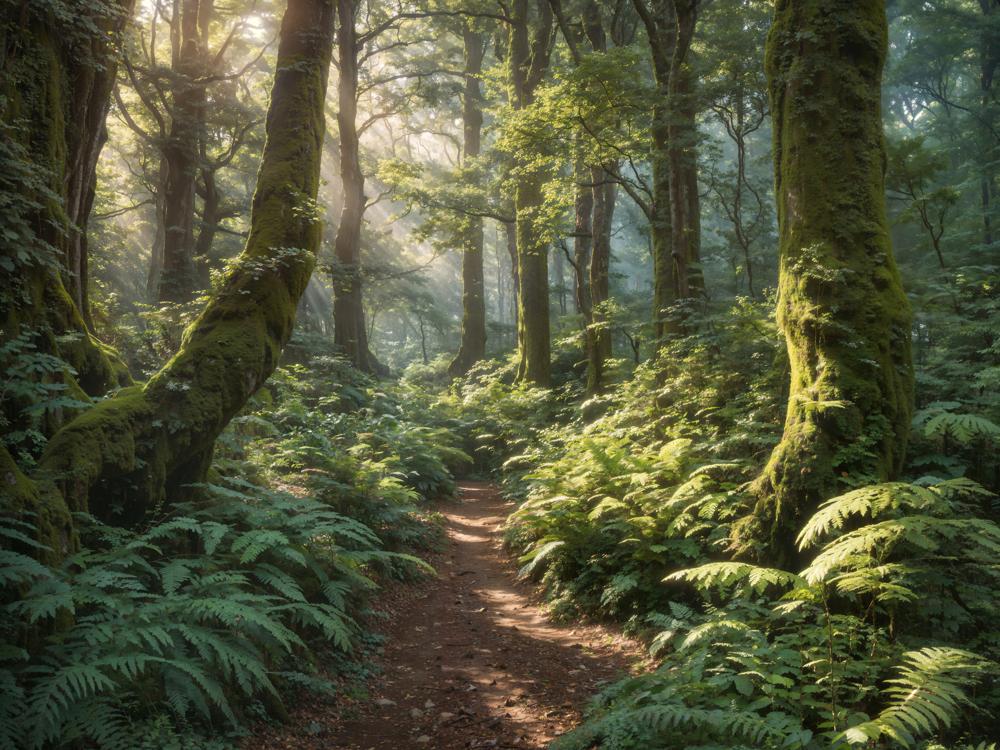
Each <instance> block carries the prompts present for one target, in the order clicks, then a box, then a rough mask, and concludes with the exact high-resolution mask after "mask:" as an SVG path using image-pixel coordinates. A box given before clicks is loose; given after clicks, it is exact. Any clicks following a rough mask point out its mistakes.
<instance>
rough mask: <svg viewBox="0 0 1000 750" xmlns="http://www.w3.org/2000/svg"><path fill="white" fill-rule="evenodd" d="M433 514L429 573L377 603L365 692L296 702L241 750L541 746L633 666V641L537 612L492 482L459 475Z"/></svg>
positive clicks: (639, 661)
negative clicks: (439, 534) (442, 539)
mask: <svg viewBox="0 0 1000 750" xmlns="http://www.w3.org/2000/svg"><path fill="white" fill-rule="evenodd" d="M437 510H439V511H440V512H441V513H442V515H443V516H444V518H445V529H446V531H447V536H448V543H447V547H446V549H445V550H444V552H443V553H442V554H441V555H440V556H439V557H437V558H436V559H434V560H432V562H433V564H434V565H435V567H436V569H437V572H438V575H437V576H436V577H434V578H431V579H428V580H426V581H423V582H421V583H418V584H416V585H413V586H403V587H398V588H397V589H396V590H394V591H390V592H388V594H389V595H388V596H387V597H386V599H387V601H384V602H383V603H381V606H382V607H383V611H384V612H385V614H386V615H387V622H386V623H385V626H384V629H383V630H382V632H383V634H384V635H385V637H386V645H385V649H384V652H383V653H382V654H381V655H380V656H379V657H378V658H377V663H376V664H374V665H371V666H372V667H374V668H375V671H376V675H375V676H374V677H373V678H372V679H371V681H370V683H369V685H368V690H367V691H366V693H365V694H364V697H362V698H353V699H346V698H344V697H343V696H338V697H337V698H336V699H334V700H333V701H332V702H327V703H326V704H325V705H324V703H323V702H322V701H320V702H308V703H304V704H303V705H299V706H296V707H295V708H294V709H293V711H292V721H291V722H290V723H289V724H288V725H286V726H284V727H281V728H272V729H269V730H266V731H264V732H263V733H260V734H257V735H256V736H255V737H254V738H252V739H250V740H249V741H248V742H246V743H245V744H244V748H247V749H248V750H250V749H254V750H255V749H256V748H324V750H409V749H410V748H413V749H414V750H420V749H421V748H429V749H433V750H459V749H462V750H464V749H465V748H518V749H519V750H528V749H532V748H544V747H546V746H547V745H548V743H549V742H550V741H551V740H552V739H553V738H555V737H556V736H558V735H559V734H561V733H563V732H565V731H566V730H567V729H569V728H571V727H573V726H574V725H575V724H576V723H577V722H578V721H579V719H580V715H581V710H582V709H583V708H584V707H585V705H586V703H587V701H588V700H589V698H590V697H591V696H592V695H593V694H594V693H595V692H596V691H597V690H599V689H600V687H601V686H602V685H603V684H605V683H607V682H609V681H611V680H614V679H617V678H619V677H621V676H623V675H624V674H625V673H626V672H629V671H632V670H635V669H638V668H640V667H641V666H642V665H643V662H644V656H643V655H644V649H643V648H642V647H641V645H639V644H638V643H636V642H634V641H631V640H629V639H627V638H624V637H623V636H622V635H621V634H619V633H617V632H616V631H614V630H612V629H610V628H607V627H603V626H601V625H598V624H590V623H581V622H577V623H573V624H569V625H559V624H556V623H553V622H552V621H551V620H550V619H549V618H548V617H547V616H546V614H545V610H544V607H543V606H542V605H541V604H540V603H539V601H538V597H537V594H536V592H535V591H534V590H533V589H532V587H531V586H530V585H529V584H526V583H524V582H522V581H518V580H517V579H516V575H515V574H516V568H515V566H514V563H513V561H511V559H510V557H509V555H507V554H506V553H505V552H504V551H503V549H502V548H501V545H500V536H501V533H500V529H501V526H502V524H503V521H504V519H505V518H506V517H507V515H508V514H509V513H510V511H511V510H512V506H511V505H510V504H509V503H506V502H505V501H504V500H503V498H502V497H501V496H500V493H499V491H498V490H497V489H496V488H495V487H494V486H492V485H489V484H484V483H475V482H463V483H461V484H460V485H459V492H458V497H457V499H456V500H454V501H452V502H448V503H444V504H442V505H440V506H438V507H437Z"/></svg>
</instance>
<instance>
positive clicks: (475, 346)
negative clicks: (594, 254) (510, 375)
mask: <svg viewBox="0 0 1000 750" xmlns="http://www.w3.org/2000/svg"><path fill="white" fill-rule="evenodd" d="M462 40H463V42H464V44H465V71H464V77H465V95H464V97H463V100H462V124H463V135H464V146H465V149H464V150H465V158H466V160H469V159H475V158H476V157H478V156H479V152H480V145H481V140H482V130H483V105H482V93H481V91H480V88H479V75H480V74H481V73H482V71H483V57H484V55H485V53H486V45H485V39H484V35H483V34H482V32H478V31H474V30H473V29H471V28H470V27H469V25H468V24H466V25H465V27H464V28H463V29H462ZM465 222H466V227H465V234H466V239H465V247H464V248H463V250H464V252H463V253H462V343H461V346H460V347H459V349H458V354H457V355H456V357H455V359H454V360H452V362H451V365H450V366H449V367H448V374H449V375H451V376H452V377H458V376H459V375H464V374H465V373H467V372H468V371H469V368H471V367H472V366H473V365H474V364H476V362H478V361H479V360H481V359H483V358H484V357H485V356H486V292H485V281H484V278H483V219H482V217H480V216H470V217H467V218H466V219H465Z"/></svg>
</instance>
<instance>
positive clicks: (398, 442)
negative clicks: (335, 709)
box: [0, 347, 469, 750]
mask: <svg viewBox="0 0 1000 750" xmlns="http://www.w3.org/2000/svg"><path fill="white" fill-rule="evenodd" d="M315 349H316V348H315V347H307V348H305V349H301V348H300V349H297V350H295V349H293V352H294V353H297V354H299V355H300V357H299V359H300V360H301V362H302V363H300V364H287V365H286V366H285V367H283V368H281V369H279V370H278V372H277V373H276V374H275V376H274V378H272V380H271V381H270V382H269V383H268V385H267V386H266V387H265V388H264V389H262V390H261V392H260V393H258V394H257V396H256V397H255V399H254V401H253V403H252V405H251V406H250V407H249V408H248V409H247V410H245V412H244V413H243V414H242V415H240V416H239V417H237V418H236V419H235V420H233V422H232V424H231V425H230V426H229V428H228V429H227V430H226V432H225V433H224V434H223V435H222V436H221V438H220V439H219V441H218V443H217V445H216V455H215V462H214V464H213V469H212V472H211V474H210V479H209V482H207V483H205V484H203V485H198V486H196V487H194V488H192V489H193V490H194V497H195V500H193V501H191V502H188V503H185V504H173V505H171V506H169V508H165V509H164V510H163V512H162V513H161V514H160V516H159V517H158V518H157V519H156V520H155V522H154V523H152V524H151V525H149V526H148V527H146V528H134V529H126V528H118V527H112V526H108V525H104V524H102V523H100V522H98V521H97V520H95V519H93V518H89V517H86V516H81V517H80V518H78V519H77V525H78V528H80V529H81V532H80V537H79V539H78V543H77V544H76V547H75V549H74V550H73V551H71V554H69V555H68V556H66V557H65V559H64V560H63V561H62V564H61V565H60V566H59V567H58V568H49V567H46V566H45V565H42V564H40V563H39V562H37V559H39V558H40V557H41V556H40V555H38V554H37V553H38V551H39V550H38V545H37V543H36V542H34V541H33V539H34V534H33V524H32V518H30V517H27V516H24V515H14V514H11V513H4V514H2V516H0V537H2V538H3V543H2V545H0V605H2V606H0V748H11V750H14V749H17V750H21V749H23V748H43V747H45V748H48V747H79V746H98V747H101V748H122V749H123V750H125V749H132V748H145V747H149V748H153V747H156V748H199V747H204V748H216V747H227V746H230V745H231V743H232V741H234V740H235V739H236V738H237V737H239V736H241V735H243V734H245V733H246V731H247V727H248V726H249V725H250V724H252V723H253V722H256V721H261V720H265V719H283V718H286V717H287V712H286V709H285V706H284V703H285V700H286V697H287V696H288V695H290V694H294V693H295V692H297V691H300V690H310V691H320V692H323V693H331V694H333V693H335V692H336V691H337V690H339V689H341V687H342V683H343V679H342V678H341V677H340V675H342V674H347V673H350V672H352V671H356V670H355V667H354V661H355V660H356V659H358V658H359V657H360V656H363V654H364V651H365V649H367V648H369V647H370V645H371V643H372V639H371V633H370V632H369V630H370V628H369V627H366V619H365V618H366V617H367V616H368V614H369V612H370V602H371V599H372V596H373V595H375V594H376V592H377V589H378V588H379V586H380V583H381V582H384V581H386V580H389V579H392V578H407V577H412V576H416V575H421V574H423V572H425V571H427V570H428V567H427V566H426V564H424V563H423V562H421V561H420V560H419V559H418V558H417V557H415V556H413V555H412V554H411V552H419V551H420V550H425V549H428V548H431V547H434V546H435V545H437V544H438V542H439V539H440V535H441V532H440V527H439V526H438V525H437V524H436V523H435V522H434V515H433V505H431V504H429V503H430V501H433V500H435V499H438V498H442V497H447V496H448V495H450V494H451V493H452V492H453V491H454V480H453V475H452V472H453V471H454V470H457V469H459V468H460V467H462V466H464V465H465V464H467V463H468V461H469V459H468V457H467V456H466V455H465V454H464V453H463V452H462V451H461V450H460V448H459V447H458V440H457V438H455V437H454V435H453V434H452V432H451V431H450V430H449V429H448V428H447V426H444V425H442V424H439V423H438V422H439V421H440V420H438V419H437V418H436V417H435V416H434V414H433V413H432V411H433V408H432V405H431V403H430V401H429V399H427V398H418V397H416V395H415V394H412V393H406V392H404V390H403V386H399V385H394V384H380V383H378V382H376V381H374V380H372V379H370V378H367V377H365V376H363V375H360V374H358V373H356V372H355V371H354V370H353V369H352V368H350V367H349V366H348V365H347V364H346V363H344V362H343V361H341V360H338V359H335V358H332V357H328V356H323V355H321V354H319V355H318V354H317V353H316V351H315Z"/></svg>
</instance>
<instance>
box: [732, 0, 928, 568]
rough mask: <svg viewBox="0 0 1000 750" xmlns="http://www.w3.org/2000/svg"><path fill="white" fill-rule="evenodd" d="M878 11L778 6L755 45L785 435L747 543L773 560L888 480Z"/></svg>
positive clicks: (888, 319)
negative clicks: (860, 490) (768, 114)
mask: <svg viewBox="0 0 1000 750" xmlns="http://www.w3.org/2000/svg"><path fill="white" fill-rule="evenodd" d="M886 49H887V27H886V16H885V5H884V3H883V2H881V1H878V2H876V1H873V2H866V3H857V2H854V0H779V2H778V4H777V7H776V12H775V17H774V23H773V26H772V28H771V32H770V35H769V37H768V42H767V55H766V69H767V75H768V85H769V91H770V97H771V111H772V113H773V118H774V119H773V122H774V126H773V127H774V163H775V196H776V199H777V203H778V225H779V299H778V322H779V325H780V327H781V330H782V332H783V333H784V336H785V341H786V344H787V347H788V356H789V361H790V364H791V387H790V394H789V400H788V410H787V414H786V418H785V427H784V434H783V435H782V438H781V441H780V443H779V444H778V445H777V446H776V447H775V449H774V452H773V453H772V455H771V458H770V460H769V462H768V464H767V466H766V468H765V469H764V471H763V473H762V474H761V476H760V477H759V478H758V479H757V481H756V483H755V485H754V491H755V493H756V495H757V496H758V498H759V500H758V503H757V507H756V511H755V515H754V518H753V520H752V523H753V524H754V526H751V530H750V533H749V536H750V538H756V539H757V540H758V541H762V542H763V544H764V556H765V557H766V558H767V559H769V560H770V561H771V562H774V563H777V564H781V565H792V564H794V563H795V562H796V561H797V555H796V551H795V535H796V532H797V531H798V530H799V528H801V525H802V524H803V522H804V521H805V520H806V519H808V518H809V516H810V515H811V514H812V512H813V511H814V510H815V509H816V508H817V506H818V505H819V504H820V503H821V502H822V501H823V500H825V499H827V498H829V497H830V496H832V495H834V494H836V493H838V492H840V491H842V490H844V489H845V488H846V487H849V486H856V485H858V484H863V483H870V482H880V481H885V480H888V479H892V478H893V477H895V476H896V475H897V474H898V473H899V471H900V469H901V467H902V464H903V457H904V452H905V449H906V442H907V436H908V434H909V430H910V417H911V413H912V404H913V367H912V361H911V355H910V321H911V316H910V309H909V304H908V302H907V299H906V295H905V294H904V292H903V288H902V285H901V283H900V278H899V273H898V271H897V269H896V264H895V261H894V260H893V254H892V247H891V245H890V240H889V232H888V226H887V221H886V210H885V192H884V164H885V149H884V143H883V136H882V116H881V79H882V68H883V65H884V62H885V56H886Z"/></svg>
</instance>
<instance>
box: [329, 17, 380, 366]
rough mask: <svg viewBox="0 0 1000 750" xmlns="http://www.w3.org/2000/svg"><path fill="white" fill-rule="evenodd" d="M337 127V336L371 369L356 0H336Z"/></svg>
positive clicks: (350, 355) (351, 356) (352, 358)
mask: <svg viewBox="0 0 1000 750" xmlns="http://www.w3.org/2000/svg"><path fill="white" fill-rule="evenodd" d="M337 13H338V14H339V16H340V20H339V22H338V24H337V60H338V63H339V64H338V68H339V71H340V78H339V80H338V84H337V102H338V107H339V108H338V111H337V127H338V129H339V133H340V178H341V181H342V183H343V187H344V207H343V209H342V210H341V213H340V224H339V225H338V227H337V238H336V240H335V241H334V246H333V251H334V256H335V259H336V263H335V265H334V269H333V278H332V282H333V299H334V302H333V320H334V341H335V343H336V344H337V346H339V347H340V349H341V351H343V353H344V354H345V356H347V358H348V359H349V360H350V361H351V362H352V363H353V364H354V366H355V367H357V368H358V369H359V370H361V371H363V372H371V371H372V366H371V362H370V361H369V356H368V330H367V328H366V327H365V310H364V304H363V298H362V292H361V289H362V284H361V226H362V222H363V221H364V213H365V201H366V198H365V175H364V173H363V172H362V171H361V144H360V140H359V138H358V124H357V117H358V105H357V101H358V46H357V33H356V31H355V17H354V13H355V7H354V0H337Z"/></svg>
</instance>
